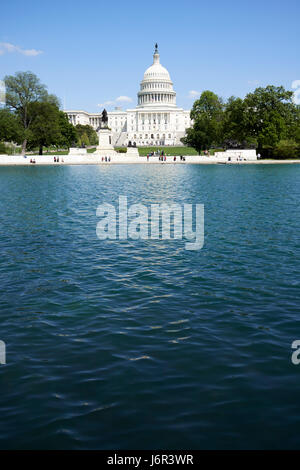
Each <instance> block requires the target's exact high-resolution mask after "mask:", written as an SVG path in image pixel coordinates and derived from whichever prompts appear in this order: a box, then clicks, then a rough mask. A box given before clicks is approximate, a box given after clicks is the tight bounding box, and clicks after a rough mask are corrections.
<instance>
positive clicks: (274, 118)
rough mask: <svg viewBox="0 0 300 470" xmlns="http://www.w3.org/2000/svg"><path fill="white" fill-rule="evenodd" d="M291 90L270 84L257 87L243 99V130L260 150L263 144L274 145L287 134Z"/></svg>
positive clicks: (291, 106) (291, 105)
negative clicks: (253, 139) (255, 142)
mask: <svg viewBox="0 0 300 470" xmlns="http://www.w3.org/2000/svg"><path fill="white" fill-rule="evenodd" d="M292 96H293V92H291V91H286V90H285V89H284V87H282V86H280V87H275V86H272V85H269V86H267V87H266V88H257V89H256V90H255V91H254V93H249V94H248V95H247V96H246V98H245V100H244V105H245V109H244V124H245V131H246V133H247V134H248V135H249V136H252V137H254V138H255V139H256V140H257V143H258V149H259V151H261V150H262V149H263V146H269V147H275V146H276V144H277V143H278V142H279V141H280V140H284V139H285V138H286V137H287V135H288V127H289V123H290V122H291V111H292V108H293V104H292Z"/></svg>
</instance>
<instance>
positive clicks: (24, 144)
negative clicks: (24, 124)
mask: <svg viewBox="0 0 300 470" xmlns="http://www.w3.org/2000/svg"><path fill="white" fill-rule="evenodd" d="M26 145H27V139H24V140H23V143H22V155H25V153H26Z"/></svg>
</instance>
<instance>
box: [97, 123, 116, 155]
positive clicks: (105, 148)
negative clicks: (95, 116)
mask: <svg viewBox="0 0 300 470" xmlns="http://www.w3.org/2000/svg"><path fill="white" fill-rule="evenodd" d="M97 134H98V138H99V144H98V146H97V148H96V151H95V153H94V155H100V156H102V157H111V156H113V155H117V152H116V151H115V150H114V147H113V145H112V132H111V130H110V129H108V128H103V129H99V130H98V132H97Z"/></svg>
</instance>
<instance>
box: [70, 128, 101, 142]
mask: <svg viewBox="0 0 300 470" xmlns="http://www.w3.org/2000/svg"><path fill="white" fill-rule="evenodd" d="M75 129H76V132H77V140H78V145H82V144H83V143H84V144H85V145H97V144H98V136H97V132H96V131H95V130H94V129H93V128H92V126H89V125H88V124H86V125H83V124H77V126H76V127H75Z"/></svg>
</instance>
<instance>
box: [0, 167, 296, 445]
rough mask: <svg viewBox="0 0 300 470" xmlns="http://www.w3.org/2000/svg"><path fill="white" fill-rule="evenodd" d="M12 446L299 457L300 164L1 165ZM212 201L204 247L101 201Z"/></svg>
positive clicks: (1, 265) (1, 335)
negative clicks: (113, 219) (107, 233)
mask: <svg viewBox="0 0 300 470" xmlns="http://www.w3.org/2000/svg"><path fill="white" fill-rule="evenodd" d="M0 188H1V198H0V217H1V235H0V248H1V258H0V280H1V296H0V319H1V328H0V339H1V340H3V341H5V343H6V347H7V364H6V365H0V387H1V388H0V447H1V448H57V449H58V448H72V449H81V448H98V449H113V448H119V449H126V448H139V449H141V448H145V449H147V448H156V449H160V448H168V449H175V448H178V449H182V448H186V449H202V448H290V447H294V448H295V447H297V448H299V444H300V437H299V426H300V406H299V397H300V365H299V366H295V365H293V364H292V363H291V352H292V350H291V343H292V341H293V340H294V339H300V289H299V261H300V256H299V247H300V242H299V234H300V220H299V204H300V166H297V165H251V166H250V165H249V166H242V165H240V166H223V165H209V166H203V165H186V166H184V165H180V166H179V165H178V166H176V165H174V166H173V165H167V166H164V165H151V166H146V165H145V166H144V165H137V166H134V165H128V166H127V165H122V166H117V165H114V166H99V167H97V166H74V167H71V166H69V167H67V166H66V167H44V168H43V167H42V168H41V167H29V168H12V167H10V168H9V167H6V168H1V172H0ZM120 194H122V195H127V196H128V202H129V203H135V202H142V203H143V204H150V203H159V202H163V201H164V202H167V203H172V202H179V203H183V202H186V203H194V204H195V203H204V204H205V244H204V247H203V249H202V250H200V251H187V250H185V249H184V245H185V241H184V240H182V241H178V240H171V241H168V240H165V241H161V240H153V241H151V240H146V241H133V240H125V241H100V240H98V238H97V236H96V224H97V222H98V220H99V218H97V217H96V208H97V206H98V205H99V204H100V203H102V202H104V201H106V202H110V203H113V204H115V203H117V201H118V197H119V195H120Z"/></svg>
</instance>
